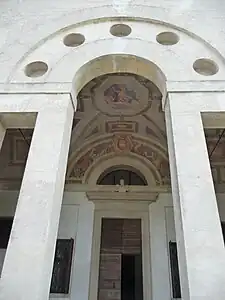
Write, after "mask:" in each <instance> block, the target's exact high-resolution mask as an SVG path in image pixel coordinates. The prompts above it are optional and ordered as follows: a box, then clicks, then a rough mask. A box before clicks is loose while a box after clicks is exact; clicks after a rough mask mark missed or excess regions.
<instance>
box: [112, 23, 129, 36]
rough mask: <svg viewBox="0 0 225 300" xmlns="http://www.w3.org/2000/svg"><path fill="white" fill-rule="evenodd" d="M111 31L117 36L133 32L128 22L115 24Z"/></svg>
mask: <svg viewBox="0 0 225 300" xmlns="http://www.w3.org/2000/svg"><path fill="white" fill-rule="evenodd" d="M110 33H111V34H112V35H114V36H117V37H124V36H128V35H129V34H130V33H131V27H130V26H128V25H126V24H115V25H113V26H112V27H111V28H110Z"/></svg>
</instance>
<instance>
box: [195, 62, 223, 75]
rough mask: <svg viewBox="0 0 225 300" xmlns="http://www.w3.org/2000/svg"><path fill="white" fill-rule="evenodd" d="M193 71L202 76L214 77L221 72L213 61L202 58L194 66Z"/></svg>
mask: <svg viewBox="0 0 225 300" xmlns="http://www.w3.org/2000/svg"><path fill="white" fill-rule="evenodd" d="M193 69H194V70H195V72H197V73H198V74H200V75H204V76H212V75H215V74H216V73H217V72H218V71H219V67H218V65H217V64H216V63H215V62H214V61H213V60H211V59H208V58H200V59H197V60H196V61H195V62H194V64H193Z"/></svg>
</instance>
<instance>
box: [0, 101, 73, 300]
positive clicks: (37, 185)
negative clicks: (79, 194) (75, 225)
mask: <svg viewBox="0 0 225 300" xmlns="http://www.w3.org/2000/svg"><path fill="white" fill-rule="evenodd" d="M60 97H62V98H60ZM72 121H73V107H72V104H71V102H70V99H69V97H68V96H66V97H65V96H59V99H56V101H55V102H51V104H48V105H47V107H45V108H43V110H41V111H40V112H39V113H38V116H37V120H36V126H35V129H34V133H33V138H32V142H31V146H30V151H29V155H28V159H27V164H26V168H25V172H24V176H23V181H22V186H21V190H20V194H19V199H18V204H17V209H16V213H15V217H14V222H13V227H12V231H11V236H10V240H9V244H8V248H7V252H6V257H5V262H4V266H3V270H2V278H1V281H0V299H1V300H6V299H7V300H15V299H16V300H31V299H32V300H47V299H49V288H50V281H51V274H52V265H53V259H54V251H55V243H56V236H57V231H58V223H59V217H60V210H61V202H62V196H63V190H64V182H65V173H66V166H67V158H68V151H69V143H70V136H71V128H72Z"/></svg>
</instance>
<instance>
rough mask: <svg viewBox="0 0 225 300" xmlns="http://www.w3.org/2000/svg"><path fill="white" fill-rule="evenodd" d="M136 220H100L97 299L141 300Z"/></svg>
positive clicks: (141, 288)
mask: <svg viewBox="0 0 225 300" xmlns="http://www.w3.org/2000/svg"><path fill="white" fill-rule="evenodd" d="M141 245H142V240H141V220H140V219H122V218H121V219H113V218H110V219H108V218H103V219H102V230H101V246H100V267H99V283H98V300H143V279H142V278H143V275H142V246H141Z"/></svg>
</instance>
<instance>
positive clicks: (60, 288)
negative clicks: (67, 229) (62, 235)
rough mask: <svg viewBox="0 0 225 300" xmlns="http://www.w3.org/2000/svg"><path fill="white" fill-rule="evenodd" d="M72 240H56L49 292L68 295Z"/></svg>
mask: <svg viewBox="0 0 225 300" xmlns="http://www.w3.org/2000/svg"><path fill="white" fill-rule="evenodd" d="M73 244H74V240H73V239H58V240H57V243H56V250H55V259H54V266H53V272H52V281H51V289H50V292H51V293H54V294H68V293H69V284H70V273H71V263H72V256H73Z"/></svg>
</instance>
